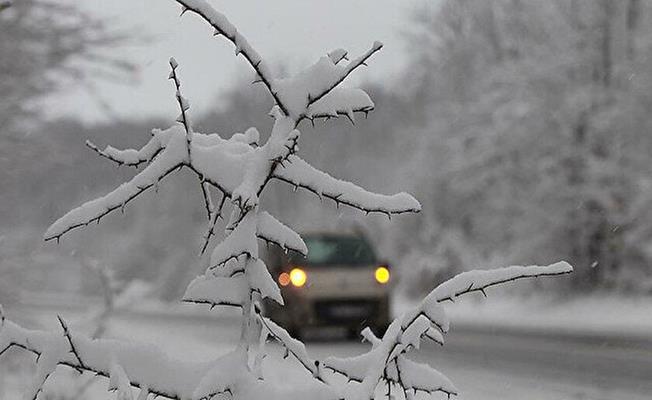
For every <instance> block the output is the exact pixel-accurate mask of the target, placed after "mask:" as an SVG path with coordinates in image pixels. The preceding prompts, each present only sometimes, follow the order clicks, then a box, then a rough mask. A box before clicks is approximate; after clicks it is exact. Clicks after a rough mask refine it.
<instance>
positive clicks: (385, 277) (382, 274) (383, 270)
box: [374, 267, 389, 284]
mask: <svg viewBox="0 0 652 400" xmlns="http://www.w3.org/2000/svg"><path fill="white" fill-rule="evenodd" d="M374 277H375V278H376V282H378V283H382V284H385V283H387V282H389V269H387V267H378V268H376V272H375V273H374Z"/></svg>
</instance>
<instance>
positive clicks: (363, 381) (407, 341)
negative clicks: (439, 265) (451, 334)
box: [324, 262, 573, 400]
mask: <svg viewBox="0 0 652 400" xmlns="http://www.w3.org/2000/svg"><path fill="white" fill-rule="evenodd" d="M572 270H573V269H572V267H571V266H570V265H568V264H567V263H565V262H559V263H556V264H552V265H549V266H543V267H541V266H529V267H520V266H512V267H506V268H500V269H496V270H488V271H470V272H465V273H462V274H460V275H458V276H456V277H454V278H452V279H450V280H448V281H446V282H444V283H442V284H441V285H440V286H438V287H437V288H435V289H434V290H433V291H432V292H431V293H430V294H429V295H428V296H427V297H426V298H425V299H424V300H423V301H422V302H420V303H419V304H418V305H417V306H416V307H414V308H412V309H410V310H408V311H406V312H405V313H403V314H402V315H401V316H399V317H398V318H396V319H395V320H394V321H393V322H392V323H391V324H390V326H389V328H388V329H387V331H386V332H385V334H384V335H383V337H382V339H380V338H378V337H376V336H375V335H374V334H373V333H372V332H371V331H370V330H369V329H368V328H367V329H365V330H364V331H363V335H364V337H365V339H367V340H368V341H369V342H371V343H372V349H371V350H370V351H369V352H367V353H364V354H362V355H359V356H356V357H349V358H339V357H329V358H327V359H325V360H324V366H325V367H326V368H329V369H331V370H333V371H335V372H337V373H339V374H342V375H344V376H346V377H347V378H348V379H349V380H352V381H354V382H358V384H357V385H355V386H353V387H351V388H349V389H348V392H347V396H346V398H347V399H360V400H362V399H369V398H372V397H373V393H374V390H375V389H376V387H377V385H378V384H379V383H381V382H382V381H386V382H387V383H388V384H397V385H399V386H400V388H401V389H402V390H403V391H404V393H405V394H406V396H407V395H408V394H409V395H410V396H411V395H412V394H413V393H416V392H417V391H423V392H427V393H433V392H436V391H440V392H444V393H446V394H447V395H449V396H450V395H454V394H457V389H456V388H455V386H454V385H453V384H452V382H451V381H450V380H449V379H448V378H447V377H446V376H445V375H443V374H442V373H440V372H439V371H437V370H435V369H433V368H432V367H430V366H428V365H426V364H419V363H416V362H414V361H411V360H409V359H408V358H406V355H407V353H408V352H410V351H411V350H414V349H418V348H419V346H420V343H421V340H422V339H424V338H427V339H431V340H433V341H435V342H437V343H439V344H442V345H443V335H442V334H443V333H446V332H448V329H449V321H448V317H447V316H446V311H445V310H444V308H443V307H442V306H441V305H440V304H439V303H441V302H444V301H446V300H451V299H453V298H455V297H457V296H460V295H462V294H465V293H469V292H472V291H483V290H484V289H486V288H488V287H491V286H494V285H498V284H501V283H506V282H512V281H516V280H519V279H523V278H534V277H539V276H555V275H561V274H568V273H570V272H572ZM410 391H412V392H410Z"/></svg>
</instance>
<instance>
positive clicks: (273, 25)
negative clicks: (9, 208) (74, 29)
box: [47, 0, 436, 121]
mask: <svg viewBox="0 0 652 400" xmlns="http://www.w3.org/2000/svg"><path fill="white" fill-rule="evenodd" d="M66 1H71V2H75V3H77V4H79V5H80V6H82V7H83V8H85V9H87V10H89V11H91V12H92V13H94V14H96V15H99V16H106V17H112V18H113V21H114V22H113V23H115V26H116V27H119V28H130V27H131V28H136V30H137V31H138V32H143V33H145V34H148V35H150V36H151V37H153V41H152V42H150V43H147V44H145V45H140V46H132V47H130V48H122V49H118V50H116V51H115V52H114V54H117V55H119V56H123V57H126V58H127V59H129V60H131V61H133V62H135V63H136V65H137V66H138V69H139V71H138V76H137V80H136V81H135V82H127V83H126V84H125V85H116V84H110V83H106V82H102V81H101V80H98V81H96V83H97V86H98V91H99V94H100V95H101V97H102V98H103V100H105V101H106V103H107V104H108V105H109V107H110V109H112V110H113V112H115V113H116V114H117V115H119V116H122V117H142V116H148V115H163V116H174V115H176V114H175V113H176V109H175V103H174V98H173V95H172V93H173V91H172V89H171V84H170V83H169V82H168V81H167V75H168V65H167V60H168V59H169V57H170V56H174V57H175V58H176V59H177V61H179V63H180V65H181V69H180V74H181V76H182V79H183V83H184V88H183V91H184V95H185V96H186V97H187V98H189V99H190V102H191V104H192V107H193V110H194V111H195V112H201V111H205V110H207V109H209V108H210V107H215V106H217V104H218V103H217V102H216V98H217V95H218V93H219V91H220V89H223V88H225V87H228V86H229V85H231V84H232V83H233V82H234V81H235V80H236V79H237V77H239V76H244V77H247V78H253V73H252V72H251V70H250V69H249V68H248V67H247V66H246V63H245V62H244V61H243V60H242V57H238V59H236V58H235V57H234V52H233V47H232V46H231V45H230V44H228V43H227V42H226V41H225V40H224V38H220V39H215V38H213V37H212V30H211V29H210V27H208V26H207V25H206V24H205V23H204V22H203V21H201V20H199V19H198V18H197V17H196V16H194V15H191V14H190V13H188V14H186V15H185V16H184V17H183V18H179V12H180V7H179V6H178V5H177V4H176V3H175V2H174V1H173V0H66ZM209 2H210V3H211V4H213V5H214V6H215V7H216V8H217V9H218V10H220V11H222V12H223V13H225V14H226V15H227V17H228V18H229V19H230V20H231V21H232V22H233V23H234V24H235V25H236V26H237V27H238V29H239V30H240V32H242V33H243V34H244V35H245V36H246V37H247V38H248V39H249V42H250V43H251V44H252V45H253V46H254V47H255V48H256V49H257V50H258V51H259V52H260V53H261V54H262V55H263V57H265V58H266V59H267V60H268V61H269V62H270V64H271V65H272V66H277V67H278V68H279V69H280V67H281V66H285V67H286V68H288V70H289V71H290V72H292V71H296V70H298V69H300V68H303V67H305V66H307V65H309V64H310V63H312V62H313V61H315V60H316V59H317V58H318V57H319V56H321V55H323V54H325V53H326V52H327V51H329V50H332V49H334V48H339V47H342V48H345V49H347V50H349V54H351V55H353V56H355V55H357V54H359V53H360V52H363V51H365V50H367V49H368V48H369V47H370V46H371V44H372V43H373V41H374V40H380V41H382V42H383V43H384V44H385V48H384V49H383V51H382V52H381V53H379V54H378V55H377V56H376V57H375V58H374V59H373V61H372V63H371V65H370V68H369V69H367V70H366V71H365V70H360V71H362V72H356V76H355V77H354V79H362V80H374V81H378V80H391V79H392V78H393V76H394V75H396V72H397V71H399V70H400V68H401V67H402V62H403V59H404V57H403V54H404V45H403V41H402V38H401V32H403V31H405V30H406V29H408V27H409V15H410V10H411V9H413V8H414V7H415V6H416V5H420V4H433V3H436V1H434V0H339V1H334V0H331V1H316V0H274V1H272V0H209ZM245 89H246V88H245ZM47 110H48V114H49V115H51V116H60V115H71V116H77V117H81V118H82V119H84V120H87V121H95V120H103V119H107V118H111V116H112V114H111V113H110V112H109V111H107V110H106V109H103V107H100V106H99V104H98V103H97V102H96V101H94V100H92V97H90V96H89V95H88V94H87V93H85V91H84V90H82V89H80V88H75V87H72V88H70V89H69V90H67V91H66V92H65V93H61V94H57V95H56V96H53V97H52V98H50V99H49V100H48V101H47Z"/></svg>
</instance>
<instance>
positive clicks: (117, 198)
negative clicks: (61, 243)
mask: <svg viewBox="0 0 652 400" xmlns="http://www.w3.org/2000/svg"><path fill="white" fill-rule="evenodd" d="M161 136H169V137H168V139H169V140H168V141H167V142H166V144H165V151H163V152H162V153H161V154H160V155H159V156H158V157H156V158H155V159H154V160H153V161H152V163H151V164H149V165H148V166H147V167H146V168H145V169H144V170H143V171H141V172H140V173H139V174H137V175H136V176H135V177H134V178H133V179H132V180H131V181H129V182H127V183H123V184H122V185H120V186H118V187H117V188H116V189H115V190H113V191H112V192H111V193H109V194H107V195H106V196H104V197H100V198H98V199H95V200H91V201H89V202H87V203H84V204H83V205H81V206H80V207H77V208H75V209H73V210H72V211H70V212H68V213H67V214H66V215H64V216H63V217H61V218H60V219H58V220H57V221H56V222H54V223H53V224H52V225H51V226H50V227H49V228H48V230H47V231H46V232H45V239H46V240H49V239H54V238H58V237H60V236H61V235H62V234H63V233H65V232H66V231H68V230H70V229H72V228H75V227H79V226H84V225H88V224H89V223H91V222H92V221H98V222H99V220H100V218H102V217H103V216H104V215H106V214H108V213H109V212H111V211H114V210H116V209H120V208H122V207H124V206H125V204H127V203H128V202H129V201H131V200H132V199H134V198H135V197H136V196H138V195H139V194H141V193H142V192H144V191H145V190H147V189H149V188H151V187H153V186H155V185H156V184H158V182H159V181H160V180H161V179H162V178H164V177H165V176H166V175H167V174H169V173H170V172H172V171H173V170H175V169H176V168H177V167H179V166H180V165H181V164H182V163H184V162H185V161H187V150H186V139H185V133H184V132H183V130H182V129H180V128H178V127H176V128H170V130H168V131H166V132H162V135H161Z"/></svg>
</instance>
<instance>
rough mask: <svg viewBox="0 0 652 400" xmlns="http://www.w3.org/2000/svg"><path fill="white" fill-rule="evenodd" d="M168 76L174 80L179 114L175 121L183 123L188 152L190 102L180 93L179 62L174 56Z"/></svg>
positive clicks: (171, 59) (190, 130)
mask: <svg viewBox="0 0 652 400" xmlns="http://www.w3.org/2000/svg"><path fill="white" fill-rule="evenodd" d="M170 68H171V71H170V76H169V77H168V78H169V79H171V80H172V81H173V82H174V87H175V88H176V92H175V97H176V98H177V103H178V104H179V109H180V110H181V114H179V117H178V118H177V122H179V123H180V124H182V125H183V129H184V130H185V131H186V142H187V145H188V152H189V153H190V142H191V141H192V126H191V125H190V116H189V115H188V110H189V109H190V102H188V100H187V99H186V98H185V97H183V96H182V95H181V79H179V75H178V74H177V68H179V63H177V61H176V60H175V59H174V58H170Z"/></svg>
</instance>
